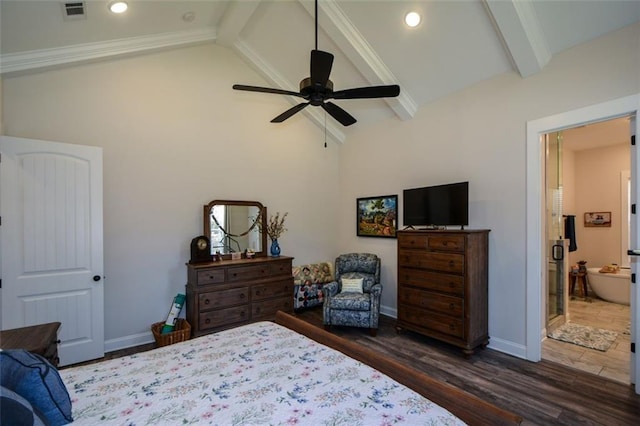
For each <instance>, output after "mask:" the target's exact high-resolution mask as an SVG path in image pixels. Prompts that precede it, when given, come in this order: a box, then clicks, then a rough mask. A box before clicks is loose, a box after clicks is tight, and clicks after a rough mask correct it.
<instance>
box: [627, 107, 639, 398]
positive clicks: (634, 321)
mask: <svg viewBox="0 0 640 426" xmlns="http://www.w3.org/2000/svg"><path fill="white" fill-rule="evenodd" d="M639 125H640V120H638V116H637V115H633V116H632V117H631V126H630V127H631V137H632V138H634V137H636V136H635V135H637V134H638V133H640V131H639V130H638V126H639ZM637 143H638V141H637V137H636V144H634V145H631V203H632V204H635V206H636V214H632V215H631V223H630V226H631V232H630V233H629V234H630V235H629V237H630V238H629V239H630V244H631V247H632V248H633V249H638V248H640V184H639V181H638V179H639V178H640V170H638V167H639V166H640V150H639V149H638V145H637ZM630 266H631V273H632V274H634V275H632V276H635V277H636V279H635V284H634V283H633V282H632V283H631V344H632V347H633V346H636V347H637V346H638V337H639V336H640V334H639V332H640V315H638V310H639V309H640V291H638V284H639V283H640V267H639V266H640V257H638V256H631V260H630ZM636 352H637V349H636ZM629 375H630V379H631V383H634V384H635V388H636V393H637V394H640V357H638V356H636V353H635V352H633V351H632V352H631V366H630V370H629Z"/></svg>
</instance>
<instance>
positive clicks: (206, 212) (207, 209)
mask: <svg viewBox="0 0 640 426" xmlns="http://www.w3.org/2000/svg"><path fill="white" fill-rule="evenodd" d="M216 205H223V206H247V207H257V208H258V210H259V211H260V213H261V215H260V222H261V228H260V229H262V230H263V231H261V232H260V240H261V241H260V244H261V248H262V250H260V251H256V252H255V255H254V256H255V257H265V256H267V233H266V232H265V231H264V230H265V229H267V208H266V207H265V206H263V205H262V203H259V202H257V201H234V200H213V201H211V202H210V203H209V204H205V205H204V206H203V215H202V216H203V222H204V226H203V229H204V235H206V236H207V237H208V238H211V219H210V217H209V216H210V214H211V209H212V208H213V206H216ZM221 256H222V258H223V259H231V254H221ZM245 257H246V255H245V253H244V252H242V258H243V259H244V258H245Z"/></svg>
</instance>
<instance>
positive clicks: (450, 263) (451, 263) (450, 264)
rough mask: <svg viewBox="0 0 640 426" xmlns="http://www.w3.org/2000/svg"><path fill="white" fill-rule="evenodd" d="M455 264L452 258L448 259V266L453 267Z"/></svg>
mask: <svg viewBox="0 0 640 426" xmlns="http://www.w3.org/2000/svg"><path fill="white" fill-rule="evenodd" d="M455 265H456V264H455V262H454V261H453V260H450V261H449V267H450V268H453V267H454V266H455Z"/></svg>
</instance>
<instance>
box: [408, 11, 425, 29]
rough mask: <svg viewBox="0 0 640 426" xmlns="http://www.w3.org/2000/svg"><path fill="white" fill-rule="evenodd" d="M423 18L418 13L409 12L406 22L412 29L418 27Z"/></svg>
mask: <svg viewBox="0 0 640 426" xmlns="http://www.w3.org/2000/svg"><path fill="white" fill-rule="evenodd" d="M421 20H422V18H421V17H420V14H419V13H418V12H409V13H407V14H406V15H405V16H404V22H405V23H406V24H407V25H408V26H410V27H411V28H414V27H417V26H418V25H419V24H420V21H421Z"/></svg>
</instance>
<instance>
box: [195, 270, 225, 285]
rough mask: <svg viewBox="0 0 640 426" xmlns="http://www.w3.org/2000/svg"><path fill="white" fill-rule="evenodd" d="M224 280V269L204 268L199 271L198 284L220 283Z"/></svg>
mask: <svg viewBox="0 0 640 426" xmlns="http://www.w3.org/2000/svg"><path fill="white" fill-rule="evenodd" d="M223 282H224V269H220V268H217V269H203V270H201V271H198V285H207V284H218V283H223Z"/></svg>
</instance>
